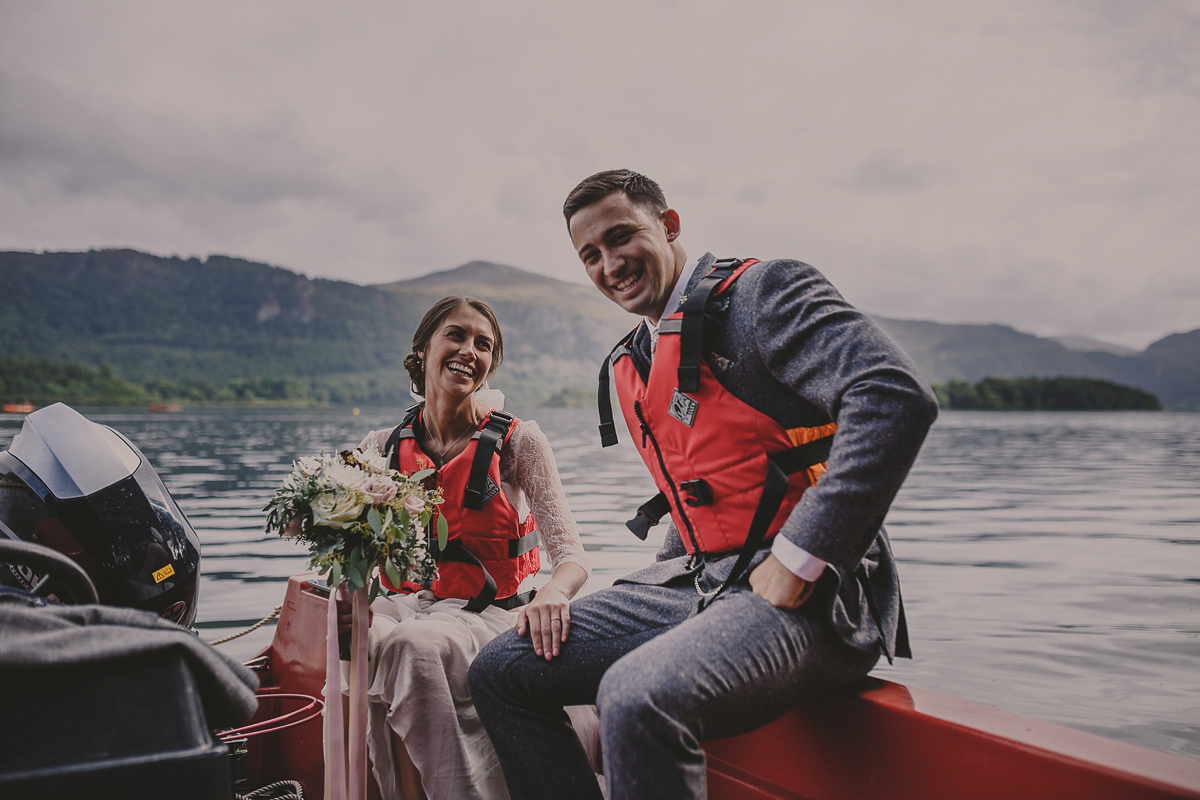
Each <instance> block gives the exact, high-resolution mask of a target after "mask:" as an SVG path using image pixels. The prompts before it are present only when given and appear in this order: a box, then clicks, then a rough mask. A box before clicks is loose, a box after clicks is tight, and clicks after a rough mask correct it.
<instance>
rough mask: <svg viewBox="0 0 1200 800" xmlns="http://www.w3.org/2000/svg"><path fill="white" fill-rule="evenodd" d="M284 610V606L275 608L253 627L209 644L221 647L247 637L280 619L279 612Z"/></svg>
mask: <svg viewBox="0 0 1200 800" xmlns="http://www.w3.org/2000/svg"><path fill="white" fill-rule="evenodd" d="M282 609H283V606H275V610H274V611H272V612H271V613H270V614H267V615H266V616H265V617H263V618H262V619H260V620H259V621H258V622H256V623H254V624H253V625H251V626H250V627H249V628H246V630H244V631H240V632H238V633H234V634H230V635H229V636H224V637H222V638H220V639H214V640H213V641H211V642H209V643H208V644H210V645H213V646H214V647H215V646H216V645H219V644H225V643H226V642H231V641H233V640H234V639H236V638H238V637H239V636H245V635H246V634H247V633H252V632H253V631H256V630H258V629H259V628H261V627H262V626H263V625H266V624H267V623H268V622H270V621H271V620H273V619H275V618H276V617H278V616H279V612H280V610H282Z"/></svg>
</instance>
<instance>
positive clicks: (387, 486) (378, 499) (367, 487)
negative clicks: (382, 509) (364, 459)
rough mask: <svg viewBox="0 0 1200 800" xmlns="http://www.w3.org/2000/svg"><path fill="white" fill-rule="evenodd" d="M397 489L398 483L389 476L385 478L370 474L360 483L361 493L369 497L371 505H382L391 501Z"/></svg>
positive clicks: (398, 487)
mask: <svg viewBox="0 0 1200 800" xmlns="http://www.w3.org/2000/svg"><path fill="white" fill-rule="evenodd" d="M399 489H400V485H399V484H397V483H396V482H395V481H394V480H392V479H391V478H385V477H383V476H382V475H372V476H371V477H369V478H367V479H366V480H365V481H363V485H362V491H363V494H365V495H366V496H367V497H369V498H371V505H373V506H384V505H387V504H388V503H390V502H392V499H393V498H395V496H396V492H397V491H398V490H399Z"/></svg>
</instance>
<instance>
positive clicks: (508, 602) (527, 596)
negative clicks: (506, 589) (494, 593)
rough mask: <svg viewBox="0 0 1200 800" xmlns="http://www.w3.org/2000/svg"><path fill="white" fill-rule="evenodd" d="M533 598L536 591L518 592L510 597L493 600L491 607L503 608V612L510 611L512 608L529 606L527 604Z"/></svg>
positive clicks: (535, 595)
mask: <svg viewBox="0 0 1200 800" xmlns="http://www.w3.org/2000/svg"><path fill="white" fill-rule="evenodd" d="M535 597H537V589H530V590H529V591H528V592H518V593H517V594H514V595H512V596H511V597H504V598H501V599H500V600H493V601H492V605H494V606H499V607H500V608H503V609H504V610H505V611H512V610H513V609H514V608H520V607H521V606H527V605H529V603H530V602H531V601H532V600H533V598H535Z"/></svg>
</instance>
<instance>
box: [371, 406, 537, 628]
mask: <svg viewBox="0 0 1200 800" xmlns="http://www.w3.org/2000/svg"><path fill="white" fill-rule="evenodd" d="M422 410H423V406H417V407H415V408H413V409H411V410H410V411H409V413H408V415H407V416H406V417H405V419H404V421H403V422H401V423H400V425H399V426H397V427H396V429H395V430H394V431H392V434H391V436H389V437H388V442H387V446H386V447H387V451H388V452H390V453H392V456H391V464H390V466H391V468H392V469H396V470H399V471H400V472H403V473H406V474H412V473H414V472H417V471H418V470H422V469H426V468H429V467H432V466H433V461H432V459H430V458H429V457H428V456H427V455H425V453H424V452H422V451H421V447H420V445H419V444H417V438H416V433H415V431H414V427H413V426H414V425H415V424H416V423H417V422H418V420H420V417H421V412H422ZM519 422H520V420H518V419H517V418H516V417H513V416H512V415H510V414H505V413H504V412H502V411H493V412H491V413H490V414H489V415H488V417H487V419H486V420H484V422H483V424H482V425H481V426H480V428H479V430H478V431H477V432H476V433H475V434H474V435H473V436H472V437H471V439H470V441H469V442H468V443H467V446H466V448H465V449H464V450H463V451H462V452H461V453H459V454H458V455H456V456H455V457H454V458H452V459H450V460H449V461H447V462H446V463H445V464H443V465H442V466H441V467H440V468H439V469H438V470H437V471H436V472H435V473H434V474H433V475H431V476H430V477H429V478H427V479H426V481H427V483H426V485H427V486H429V487H430V488H434V487H436V486H440V487H441V488H442V496H443V498H444V502H443V503H442V504H441V505H440V506H438V511H437V513H439V514H441V515H443V516H444V517H445V518H446V523H447V527H448V528H449V537H448V540H447V543H446V549H445V550H440V551H439V550H438V547H437V537H436V536H430V543H431V546H432V547H433V549H434V557H435V558H436V559H437V561H438V572H437V577H435V578H434V579H433V580H432V581H430V582H429V583H428V584H427V585H424V586H423V585H421V584H416V583H411V582H406V583H404V584H403V585H402V586H394V585H392V583H391V581H390V580H388V578H387V575H386V574H385V575H382V576H381V582H382V583H383V585H384V586H385V587H387V588H388V589H390V590H392V591H398V592H415V591H417V590H418V589H422V588H425V589H430V590H431V591H433V593H434V594H435V595H437V596H438V597H439V598H446V597H461V598H462V599H464V600H469V601H470V602H468V603H467V610H468V611H482V610H483V609H484V608H486V607H487V606H489V605H498V606H501V607H502V608H516V607H517V606H519V605H523V604H524V603H527V602H529V600H530V599H531V597H532V593H531V592H524V593H522V594H517V588H518V587H519V586H520V585H521V581H523V580H524V579H525V578H527V577H529V576H530V575H532V574H534V573H535V572H537V571H538V568H539V566H540V563H541V562H540V556H539V547H538V533H537V529H536V526H535V523H534V519H533V514H527V515H526V516H525V519H524V520H522V519H521V518H520V514H519V513H518V511H517V509H516V508H514V507H513V505H512V503H510V502H509V501H508V498H507V497H506V496H505V495H504V491H503V490H502V489H501V488H500V449H501V448H502V447H503V446H504V443H505V442H507V441H508V439H509V437H511V436H512V433H513V431H514V430H516V427H517V423H519ZM433 523H434V521H431V523H430V529H431V530H435V529H436V528H435V527H434V524H433Z"/></svg>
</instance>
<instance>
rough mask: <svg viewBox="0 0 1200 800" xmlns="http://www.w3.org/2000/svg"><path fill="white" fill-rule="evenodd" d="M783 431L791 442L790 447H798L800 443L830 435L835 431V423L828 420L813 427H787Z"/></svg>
mask: <svg viewBox="0 0 1200 800" xmlns="http://www.w3.org/2000/svg"><path fill="white" fill-rule="evenodd" d="M784 433H786V434H787V437H788V441H790V442H791V443H792V447H799V446H800V445H802V444H808V443H809V442H815V441H816V440H817V439H823V438H825V437H826V436H832V435H833V434H835V433H837V423H836V422H829V423H826V424H824V425H818V426H816V427H815V428H788V429H787V430H785V431H784Z"/></svg>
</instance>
